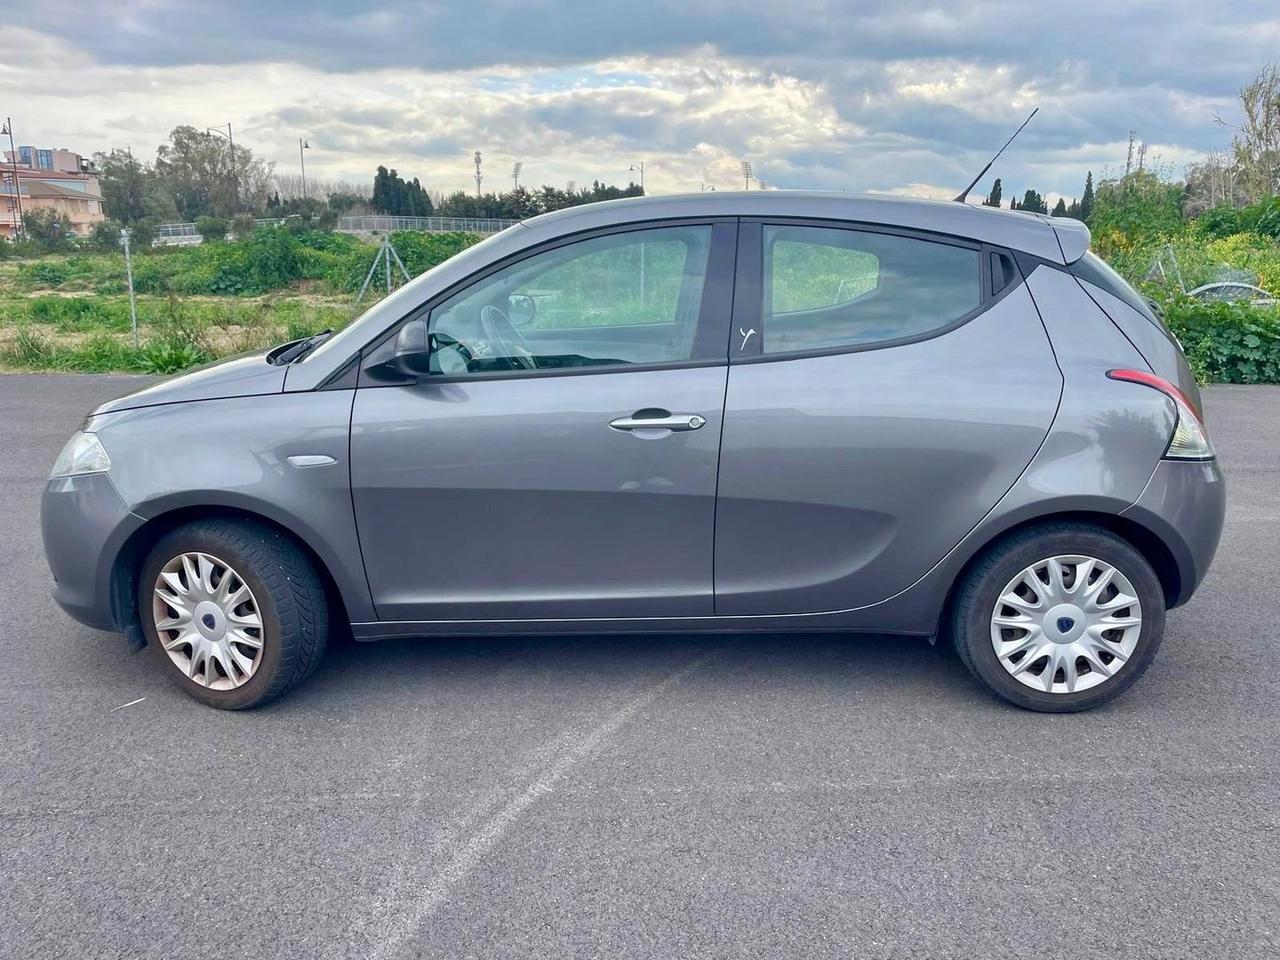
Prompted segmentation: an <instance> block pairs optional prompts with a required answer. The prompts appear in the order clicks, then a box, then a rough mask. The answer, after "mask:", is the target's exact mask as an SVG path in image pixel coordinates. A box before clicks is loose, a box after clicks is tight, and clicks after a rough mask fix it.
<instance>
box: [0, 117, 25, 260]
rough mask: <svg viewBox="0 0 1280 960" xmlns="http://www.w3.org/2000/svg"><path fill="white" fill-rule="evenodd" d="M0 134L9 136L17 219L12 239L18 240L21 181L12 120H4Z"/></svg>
mask: <svg viewBox="0 0 1280 960" xmlns="http://www.w3.org/2000/svg"><path fill="white" fill-rule="evenodd" d="M0 133H7V134H8V135H9V159H10V160H11V161H13V201H14V204H15V207H14V209H15V210H16V211H17V219H16V220H14V222H13V238H14V239H15V240H16V239H18V235H19V234H21V233H22V181H21V180H19V179H18V148H17V147H15V146H14V145H13V118H12V117H5V118H4V130H2V131H0Z"/></svg>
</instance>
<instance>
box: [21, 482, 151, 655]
mask: <svg viewBox="0 0 1280 960" xmlns="http://www.w3.org/2000/svg"><path fill="white" fill-rule="evenodd" d="M142 523H143V520H142V518H141V517H138V516H136V515H134V514H133V513H131V512H130V511H129V508H128V507H127V506H126V505H125V502H124V501H123V500H122V499H121V498H120V494H118V493H117V492H116V488H115V486H114V484H112V482H111V480H110V478H109V477H108V476H107V475H106V474H101V473H97V474H90V475H88V476H82V477H61V478H59V479H56V480H50V481H49V483H48V485H47V486H46V487H45V489H44V496H43V497H42V498H41V500H40V528H41V533H42V534H43V537H44V553H45V557H46V559H47V560H48V562H49V570H50V571H51V572H52V573H53V579H54V586H53V591H52V593H53V599H54V600H56V601H57V603H58V606H60V607H62V609H63V610H65V611H66V612H67V613H68V614H69V615H70V616H71V617H72V618H74V619H75V620H78V621H79V622H80V623H83V624H84V625H85V626H89V627H94V628H96V629H98V630H118V629H120V627H119V625H118V624H117V622H116V617H115V611H114V609H113V606H112V597H111V572H112V567H113V565H114V564H115V559H116V557H117V556H118V555H119V553H120V548H121V546H123V544H124V542H125V541H126V540H127V539H128V537H129V535H130V534H132V533H133V532H134V531H135V530H137V529H138V528H139V527H140V526H142Z"/></svg>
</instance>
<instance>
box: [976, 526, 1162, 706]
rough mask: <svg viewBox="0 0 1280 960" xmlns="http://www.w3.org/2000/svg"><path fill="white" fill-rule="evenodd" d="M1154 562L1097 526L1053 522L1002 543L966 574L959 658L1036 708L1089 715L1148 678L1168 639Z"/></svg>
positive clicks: (1014, 699) (1010, 696)
mask: <svg viewBox="0 0 1280 960" xmlns="http://www.w3.org/2000/svg"><path fill="white" fill-rule="evenodd" d="M1164 614H1165V607H1164V594H1163V591H1162V590H1161V588H1160V581H1159V580H1158V579H1157V578H1156V575H1155V572H1154V571H1153V570H1152V569H1151V565H1150V564H1149V563H1148V562H1147V561H1146V559H1145V558H1144V557H1143V556H1142V554H1140V553H1139V552H1138V551H1137V550H1135V549H1134V548H1133V546H1132V545H1130V544H1129V543H1128V542H1127V541H1125V540H1123V539H1121V538H1120V537H1118V536H1116V535H1115V534H1113V533H1111V532H1110V531H1109V530H1105V529H1103V528H1101V527H1094V526H1089V525H1084V524H1080V525H1076V524H1052V525H1046V526H1044V527H1039V528H1035V529H1032V530H1027V531H1024V532H1022V533H1019V534H1015V535H1014V536H1012V537H1010V538H1009V539H1007V540H1005V541H1003V542H1002V543H1000V544H998V545H997V546H996V547H995V548H994V549H992V550H991V551H990V552H989V553H988V554H987V555H986V556H985V557H983V559H982V560H981V561H979V562H978V563H977V564H976V565H975V566H974V568H973V569H972V570H970V571H969V573H968V575H967V576H966V577H965V580H964V582H963V583H962V584H961V585H960V588H959V592H958V594H957V600H956V604H955V607H954V619H953V623H952V628H953V637H954V642H955V646H956V650H957V652H958V653H959V654H960V659H961V660H963V661H964V664H965V666H967V667H968V668H969V670H970V671H971V672H972V673H973V675H974V676H976V677H977V678H978V679H979V680H981V681H982V682H983V683H985V684H986V685H987V686H988V687H990V688H991V689H992V690H993V691H994V692H995V693H996V694H998V695H999V696H1001V697H1003V698H1004V699H1005V700H1008V701H1010V702H1011V703H1015V704H1017V705H1018V706H1020V707H1026V708H1028V709H1030V710H1039V711H1044V712H1049V713H1067V712H1072V711H1077V710H1088V709H1090V708H1091V707H1096V706H1099V705H1101V704H1103V703H1106V702H1107V701H1109V700H1112V699H1114V698H1115V697H1118V696H1119V695H1120V694H1122V693H1124V692H1125V691H1126V690H1127V689H1129V687H1131V686H1132V685H1133V684H1134V683H1135V682H1136V681H1137V680H1138V678H1139V677H1141V676H1142V674H1143V673H1144V672H1145V671H1146V669H1147V667H1148V666H1149V665H1150V663H1151V660H1152V659H1153V658H1154V657H1155V654H1156V650H1157V649H1158V648H1159V646H1160V640H1161V637H1162V636H1163V634H1164Z"/></svg>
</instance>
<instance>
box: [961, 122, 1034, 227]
mask: <svg viewBox="0 0 1280 960" xmlns="http://www.w3.org/2000/svg"><path fill="white" fill-rule="evenodd" d="M1039 112H1040V108H1039V107H1036V108H1035V109H1034V110H1032V111H1031V113H1030V114H1029V115H1028V116H1027V119H1025V120H1023V121H1022V127H1025V126H1026V125H1027V124H1028V123H1030V122H1031V118H1032V117H1034V116H1035V115H1036V114H1037V113H1039ZM1022 127H1019V128H1018V129H1017V130H1015V131H1013V136H1012V137H1010V138H1009V139H1008V140H1006V141H1005V142H1004V146H1003V147H1001V148H1000V149H999V150H998V151H996V155H995V156H994V157H992V158H991V159H990V160H988V161H987V165H986V166H985V167H983V168H982V172H981V173H979V174H978V175H977V176H976V177H974V178H973V182H972V183H970V184H969V185H968V186H967V187H965V188H964V189H963V190H961V191H960V196H958V197H956V200H955V202H956V203H964V202H965V200H966V199H968V196H969V191H970V190H972V189H973V188H974V187H976V186H977V185H978V181H979V180H981V179H982V178H983V177H985V176H986V175H987V171H988V170H990V169H991V165H992V164H993V163H995V162H996V161H997V160H999V159H1000V154H1002V153H1004V151H1005V148H1007V147H1008V146H1009V144H1011V143H1013V140H1014V137H1016V136H1017V135H1018V134H1020V133H1021V132H1022Z"/></svg>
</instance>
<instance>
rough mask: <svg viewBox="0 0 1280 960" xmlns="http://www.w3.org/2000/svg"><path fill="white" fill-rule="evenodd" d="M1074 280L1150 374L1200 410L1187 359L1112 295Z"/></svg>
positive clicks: (1198, 386) (1092, 285)
mask: <svg viewBox="0 0 1280 960" xmlns="http://www.w3.org/2000/svg"><path fill="white" fill-rule="evenodd" d="M1076 280H1077V282H1078V283H1079V284H1080V286H1081V287H1083V288H1084V290H1085V292H1086V293H1087V294H1088V295H1089V296H1090V298H1092V299H1093V301H1094V303H1096V304H1097V305H1098V306H1099V307H1101V308H1102V310H1103V311H1105V312H1106V314H1107V316H1109V317H1110V318H1111V320H1112V322H1113V323H1115V325H1116V326H1117V327H1119V328H1120V330H1121V332H1122V333H1123V334H1124V335H1125V336H1126V337H1127V338H1128V339H1129V342H1130V343H1132V344H1133V345H1134V347H1136V348H1137V350H1138V352H1139V353H1141V354H1142V356H1143V359H1145V360H1146V361H1147V364H1148V365H1149V366H1150V367H1151V370H1152V372H1153V373H1155V374H1156V375H1157V376H1161V377H1164V378H1165V379H1166V380H1168V381H1169V382H1170V383H1172V384H1173V385H1174V386H1175V387H1177V388H1178V389H1179V390H1181V391H1182V392H1183V394H1184V395H1185V396H1186V397H1187V398H1189V399H1190V400H1191V403H1192V405H1193V406H1195V408H1196V409H1197V410H1200V411H1203V409H1204V406H1203V402H1202V401H1201V399H1200V385H1199V384H1198V383H1196V376H1195V374H1194V373H1192V372H1191V366H1190V364H1188V363H1187V358H1186V357H1184V356H1183V355H1182V351H1181V350H1179V349H1178V346H1177V344H1175V343H1174V341H1173V340H1171V339H1170V338H1169V335H1168V334H1167V333H1165V332H1164V331H1163V330H1161V329H1160V328H1159V327H1157V326H1156V325H1155V324H1154V323H1152V322H1151V321H1150V320H1149V319H1148V318H1147V317H1144V316H1143V315H1142V314H1140V313H1139V312H1138V311H1137V310H1135V309H1133V307H1131V306H1129V304H1127V303H1125V302H1124V301H1123V300H1121V299H1120V298H1119V297H1117V296H1115V294H1111V293H1108V292H1107V291H1105V290H1103V289H1102V288H1101V287H1099V286H1096V285H1095V284H1092V283H1090V282H1089V281H1088V280H1082V279H1080V278H1079V277H1077V278H1076Z"/></svg>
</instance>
